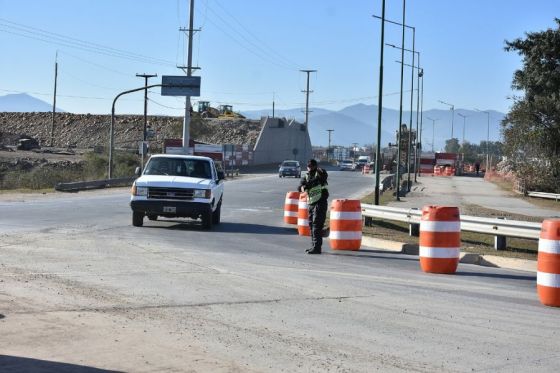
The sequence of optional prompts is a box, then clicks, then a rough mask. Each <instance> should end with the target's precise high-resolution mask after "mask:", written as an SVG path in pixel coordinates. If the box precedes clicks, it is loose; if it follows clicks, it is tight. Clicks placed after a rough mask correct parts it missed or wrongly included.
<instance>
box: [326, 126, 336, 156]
mask: <svg viewBox="0 0 560 373" xmlns="http://www.w3.org/2000/svg"><path fill="white" fill-rule="evenodd" d="M327 132H328V133H329V147H328V148H327V162H329V160H330V159H329V153H330V151H331V133H332V132H334V130H327Z"/></svg>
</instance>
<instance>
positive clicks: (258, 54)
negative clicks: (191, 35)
mask: <svg viewBox="0 0 560 373" xmlns="http://www.w3.org/2000/svg"><path fill="white" fill-rule="evenodd" d="M208 9H209V10H210V11H211V12H212V13H213V14H214V15H216V17H217V18H218V19H219V20H220V21H221V22H222V23H223V24H225V25H226V26H229V28H230V29H231V30H232V31H233V32H234V33H236V34H238V35H239V37H240V38H241V39H243V40H245V41H246V42H247V43H249V44H251V45H255V44H254V43H253V42H251V41H249V40H247V38H246V37H245V36H244V35H242V34H241V33H239V31H237V30H236V29H235V28H233V27H232V26H231V24H229V22H227V21H226V20H224V19H223V17H221V16H220V15H219V14H217V13H216V12H215V11H214V10H212V8H210V7H208ZM208 22H210V23H211V24H213V25H214V26H215V27H216V28H217V29H218V30H220V31H221V32H222V33H224V34H225V35H226V36H228V37H229V38H230V39H232V40H233V41H234V42H235V43H237V44H238V45H239V46H240V47H242V48H243V49H245V50H247V51H248V52H250V53H251V54H253V55H255V56H257V57H259V58H260V59H262V60H264V61H266V62H268V63H271V64H273V65H276V66H278V67H280V68H283V69H286V70H297V68H296V67H293V66H288V65H286V64H282V63H279V61H277V60H276V59H275V58H273V57H269V56H267V53H266V52H265V53H264V54H263V52H259V51H257V50H254V49H252V48H250V47H248V46H247V45H246V44H245V43H243V42H242V41H240V40H239V39H238V37H235V36H233V35H232V33H230V32H227V31H226V30H224V28H223V27H222V26H220V25H219V24H218V23H216V22H214V21H213V20H212V19H211V18H208ZM256 48H257V49H259V50H262V48H260V47H258V46H256Z"/></svg>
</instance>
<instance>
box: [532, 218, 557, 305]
mask: <svg viewBox="0 0 560 373" xmlns="http://www.w3.org/2000/svg"><path fill="white" fill-rule="evenodd" d="M537 293H538V295H539V300H540V301H541V303H542V304H544V305H545V306H552V307H560V219H546V220H545V221H543V222H542V227H541V235H540V238H539V255H538V258H537Z"/></svg>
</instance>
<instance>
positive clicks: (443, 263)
mask: <svg viewBox="0 0 560 373" xmlns="http://www.w3.org/2000/svg"><path fill="white" fill-rule="evenodd" d="M460 247H461V221H460V219H459V208H457V207H448V206H424V208H423V209H422V220H421V221H420V267H421V268H422V270H423V271H424V272H431V273H450V274H451V273H455V272H456V271H457V265H458V264H459V254H460Z"/></svg>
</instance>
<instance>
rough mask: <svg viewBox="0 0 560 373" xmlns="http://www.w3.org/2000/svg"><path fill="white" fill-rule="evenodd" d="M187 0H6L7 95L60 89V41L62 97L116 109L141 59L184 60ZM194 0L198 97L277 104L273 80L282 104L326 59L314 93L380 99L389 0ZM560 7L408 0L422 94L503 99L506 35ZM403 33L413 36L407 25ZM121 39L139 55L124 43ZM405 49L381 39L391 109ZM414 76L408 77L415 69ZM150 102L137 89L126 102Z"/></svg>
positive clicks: (159, 69)
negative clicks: (199, 80)
mask: <svg viewBox="0 0 560 373" xmlns="http://www.w3.org/2000/svg"><path fill="white" fill-rule="evenodd" d="M188 2H189V1H188V0H157V1H156V0H150V1H149V0H111V1H109V0H49V1H44V0H17V1H16V0H0V46H1V47H2V53H1V54H0V95H4V94H9V93H19V92H27V93H30V94H32V95H33V96H35V97H38V98H40V99H43V100H45V101H47V102H51V101H52V89H53V75H54V60H55V53H56V51H57V50H58V62H59V81H58V95H59V96H58V99H57V104H58V105H59V106H60V107H62V108H64V109H65V110H67V111H71V112H77V113H88V112H89V113H109V112H110V109H111V102H112V99H113V98H114V96H115V95H116V94H117V93H118V92H120V91H123V90H127V89H131V88H136V87H140V86H142V85H143V80H142V79H140V78H137V77H135V74H136V73H144V72H145V73H157V74H158V75H159V76H161V75H181V74H182V72H181V71H180V70H178V69H177V68H175V67H174V66H175V65H177V64H183V63H184V61H185V57H184V56H185V50H186V48H185V38H184V37H183V36H182V34H181V33H180V32H179V31H178V28H179V27H186V26H187V25H188ZM386 4H387V5H386V6H387V18H389V19H392V20H395V21H398V22H400V21H401V19H402V18H401V17H402V1H400V0H387V1H386ZM195 8H196V10H195V28H202V31H201V32H200V33H198V34H197V35H196V37H195V39H194V48H193V51H194V56H193V62H194V64H195V65H198V66H200V67H201V68H202V70H200V72H199V73H197V74H200V75H201V76H202V95H201V97H200V99H206V100H209V101H211V102H212V103H213V105H218V104H222V103H223V104H226V103H230V104H232V105H233V106H234V109H235V110H254V109H266V108H268V107H270V106H271V102H272V97H273V93H274V95H275V97H276V105H277V108H281V109H289V108H296V107H302V106H303V104H304V101H305V100H304V95H303V93H301V90H302V89H304V88H305V75H304V74H302V73H300V72H299V71H298V70H299V69H301V68H304V69H317V70H318V73H317V74H313V75H312V76H311V89H312V90H313V91H314V92H313V93H312V95H311V99H310V103H311V106H314V107H322V108H327V109H341V108H343V107H345V106H349V105H352V104H355V103H359V102H363V103H366V104H373V103H377V98H376V96H377V92H378V71H379V47H380V46H379V44H380V21H379V20H377V19H374V18H372V17H371V15H372V14H376V15H380V14H381V0H351V1H339V0H337V1H335V0H297V1H296V0H266V1H263V0H196V1H195ZM555 16H556V17H560V1H558V0H532V1H527V0H408V1H407V12H406V23H407V24H409V25H411V26H414V27H416V48H417V50H419V51H420V52H421V63H422V65H423V67H424V69H425V81H424V92H425V98H424V108H425V109H432V108H439V109H445V108H447V107H446V106H445V105H442V104H440V103H438V100H443V101H447V102H449V103H452V104H454V105H455V107H456V108H465V109H472V108H475V107H476V108H480V109H493V110H499V111H502V112H507V110H508V108H509V106H510V105H511V100H509V99H508V97H509V96H511V95H512V94H513V92H512V90H511V87H510V85H511V78H512V74H513V72H514V70H515V69H516V68H518V67H519V66H520V58H519V56H517V55H516V54H513V53H506V52H505V51H504V50H503V47H504V40H511V39H514V38H517V37H522V36H523V35H524V33H525V32H526V31H539V30H545V29H547V28H550V27H553V26H554V22H553V18H554V17H555ZM55 34H57V35H55ZM22 35H26V36H22ZM385 35H386V41H387V42H390V43H393V44H399V43H400V41H401V29H400V28H399V27H398V26H394V25H390V24H388V25H387V26H386V34H385ZM68 38H74V39H68ZM39 39H40V40H39ZM57 42H58V43H59V44H57ZM69 42H70V43H69ZM405 43H406V47H407V48H411V46H412V44H411V33H410V32H407V35H406V42H405ZM76 44H78V45H79V46H80V48H75V47H72V46H71V45H76ZM92 48H93V49H94V50H97V51H98V53H94V52H92ZM108 48H113V49H108ZM123 53H127V54H128V53H130V54H132V55H133V56H132V58H129V59H124V58H118V57H116V55H117V54H123ZM145 57H147V59H146V58H145ZM398 59H400V52H399V51H398V50H396V49H392V48H386V49H385V85H384V92H385V94H389V95H388V96H386V97H385V98H384V106H386V107H389V108H393V109H398V107H399V96H398V94H396V95H395V94H393V95H390V94H391V93H395V92H398V91H399V76H400V75H399V74H400V67H399V65H398V64H397V63H396V62H394V61H396V60H398ZM142 60H143V61H142ZM407 62H410V54H409V53H407ZM405 76H406V80H405V89H409V87H410V80H409V79H410V70H409V69H406V70H405ZM158 80H159V78H158ZM154 81H155V80H154ZM151 99H153V100H154V101H155V102H154V103H150V109H149V110H150V113H152V114H156V113H157V114H171V115H181V113H182V111H183V110H182V109H181V108H182V107H183V105H184V100H183V99H182V98H173V97H171V98H169V97H161V96H160V95H159V90H158V91H156V92H154V93H152V94H151ZM194 100H197V98H194ZM405 102H408V101H405ZM156 103H158V104H160V105H165V106H168V107H169V108H165V107H164V106H158V105H157V104H156ZM142 111H143V100H142V94H141V93H138V94H135V95H131V96H128V97H125V98H123V99H122V101H120V102H119V104H118V107H117V112H120V113H141V112H142Z"/></svg>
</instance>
